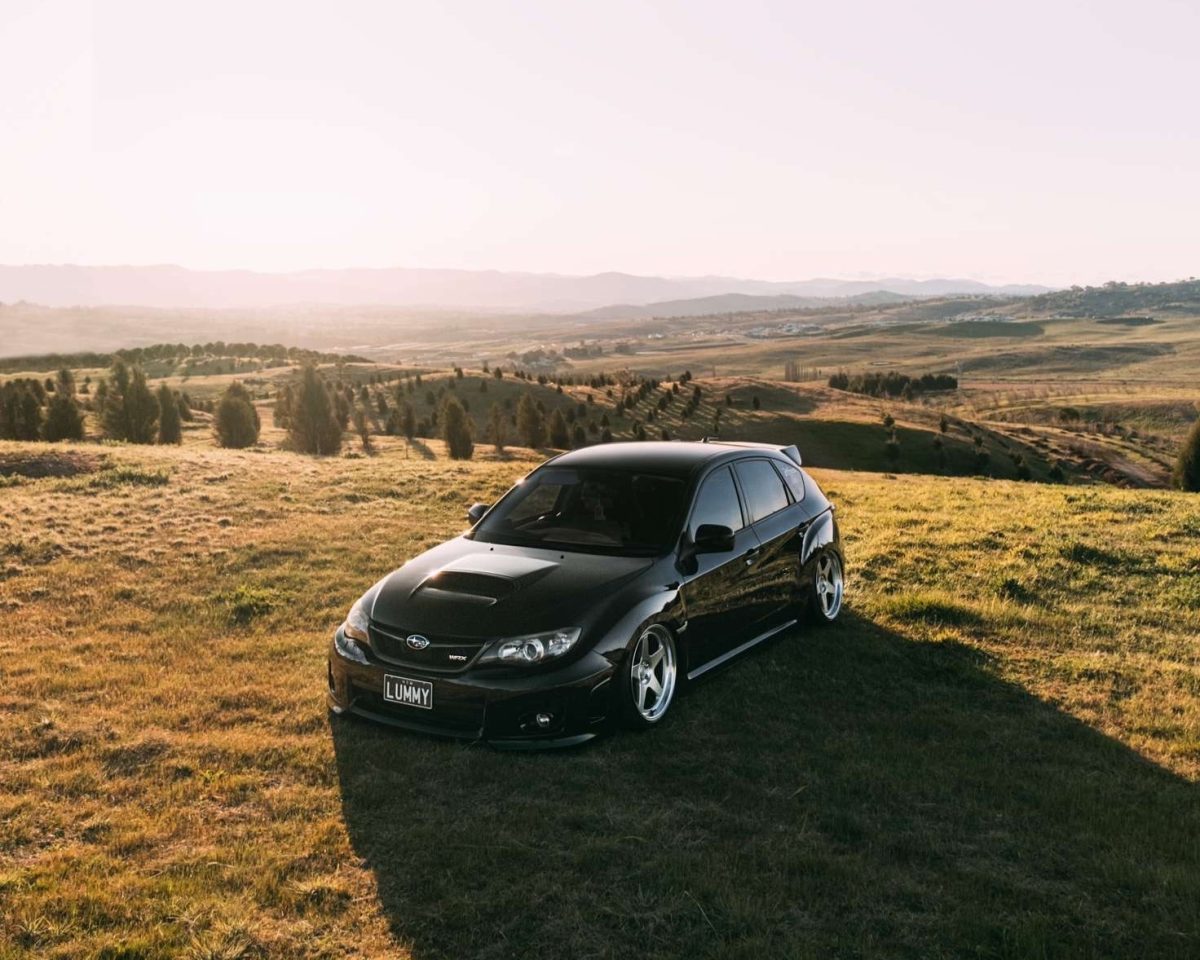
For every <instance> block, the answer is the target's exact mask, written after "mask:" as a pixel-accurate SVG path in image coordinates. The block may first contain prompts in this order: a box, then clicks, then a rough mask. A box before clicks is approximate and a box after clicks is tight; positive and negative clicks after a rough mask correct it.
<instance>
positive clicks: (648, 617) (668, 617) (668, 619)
mask: <svg viewBox="0 0 1200 960" xmlns="http://www.w3.org/2000/svg"><path fill="white" fill-rule="evenodd" d="M683 622H684V613H683V602H682V599H681V597H680V595H679V588H678V587H677V586H671V587H666V588H663V589H659V590H656V591H654V592H653V593H649V594H646V595H643V596H641V597H639V598H636V599H635V600H634V602H633V603H632V604H630V605H629V606H628V607H627V608H626V609H625V610H623V611H621V612H620V613H619V614H618V615H617V616H616V618H615V619H614V620H613V621H612V622H611V623H610V624H609V626H608V629H607V630H605V631H604V637H603V639H602V640H601V641H600V642H599V643H597V644H596V646H595V647H594V648H593V649H594V650H595V651H596V652H597V653H599V654H601V655H602V656H604V657H606V658H607V659H608V660H609V662H610V663H613V664H617V663H620V662H621V660H622V659H623V658H624V656H625V652H626V651H627V650H628V648H629V641H630V640H632V639H633V638H634V635H635V634H636V633H637V632H638V630H639V628H641V627H642V626H645V625H648V624H651V623H661V624H664V625H665V626H667V627H668V628H669V629H670V630H671V632H672V633H677V632H678V630H679V627H680V625H681V624H682V623H683Z"/></svg>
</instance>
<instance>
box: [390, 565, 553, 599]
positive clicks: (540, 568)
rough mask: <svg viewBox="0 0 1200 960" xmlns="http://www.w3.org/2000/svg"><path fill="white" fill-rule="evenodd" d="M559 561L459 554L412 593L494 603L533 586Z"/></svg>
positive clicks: (423, 581) (413, 594)
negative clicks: (460, 555)
mask: <svg viewBox="0 0 1200 960" xmlns="http://www.w3.org/2000/svg"><path fill="white" fill-rule="evenodd" d="M557 566H558V564H556V563H553V562H551V561H547V560H535V559H533V558H532V557H521V556H510V555H507V554H495V553H485V554H474V555H471V556H466V557H459V558H458V559H457V560H453V561H451V562H450V563H448V564H446V566H444V567H442V568H441V569H440V570H437V571H436V572H434V573H431V574H430V575H429V576H428V577H426V578H425V579H424V580H422V581H421V582H420V583H419V584H418V585H417V587H416V589H415V590H413V592H412V596H414V597H415V596H417V595H418V594H421V595H423V596H425V597H429V598H433V597H442V598H444V599H447V600H450V599H453V600H458V601H459V602H465V603H478V604H484V605H490V604H493V603H496V602H497V601H499V600H503V599H504V598H505V597H507V596H509V595H510V594H512V593H515V592H516V591H517V590H520V589H521V588H522V587H524V586H527V585H529V584H530V583H532V582H533V581H535V580H540V579H541V578H542V577H543V576H545V575H546V574H547V573H549V572H550V571H551V570H553V569H554V568H555V567H557Z"/></svg>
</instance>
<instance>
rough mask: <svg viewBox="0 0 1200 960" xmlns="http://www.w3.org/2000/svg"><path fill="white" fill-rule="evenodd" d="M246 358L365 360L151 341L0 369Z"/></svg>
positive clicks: (249, 345)
mask: <svg viewBox="0 0 1200 960" xmlns="http://www.w3.org/2000/svg"><path fill="white" fill-rule="evenodd" d="M210 358H211V359H230V358H235V359H237V358H246V359H254V360H263V361H273V362H278V363H338V362H341V363H369V362H370V361H369V360H367V359H366V358H364V357H360V356H357V355H355V354H336V353H321V352H320V351H317V350H306V349H303V348H301V347H285V346H284V345H283V344H281V343H264V344H259V343H253V342H248V341H247V342H238V343H226V342H225V341H223V340H214V341H210V342H208V343H193V344H191V345H188V344H186V343H155V344H150V345H149V346H145V347H127V348H123V349H121V350H114V351H112V352H111V353H96V352H93V351H81V352H79V353H44V354H37V355H34V356H27V357H5V358H3V359H0V372H15V371H20V370H36V371H43V370H59V369H63V368H67V369H75V370H78V369H81V368H88V367H110V366H112V365H113V364H114V363H115V362H116V361H117V360H124V361H125V362H126V363H129V364H141V363H151V362H175V363H183V362H186V361H188V360H202V359H210Z"/></svg>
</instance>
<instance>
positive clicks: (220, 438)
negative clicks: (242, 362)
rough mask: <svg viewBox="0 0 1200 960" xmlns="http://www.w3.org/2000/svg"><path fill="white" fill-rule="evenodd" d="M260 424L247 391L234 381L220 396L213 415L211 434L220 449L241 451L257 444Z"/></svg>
mask: <svg viewBox="0 0 1200 960" xmlns="http://www.w3.org/2000/svg"><path fill="white" fill-rule="evenodd" d="M260 427H261V424H260V422H259V419H258V411H257V410H255V409H254V404H253V403H252V402H251V398H250V393H249V391H248V390H247V389H246V388H245V387H243V386H242V385H241V384H240V383H238V382H237V381H236V380H235V381H234V382H233V383H231V384H230V385H229V386H228V387H227V388H226V390H225V392H224V393H223V394H221V401H220V402H219V403H218V404H217V411H216V413H215V414H214V415H213V433H214V435H215V436H216V438H217V443H218V444H219V445H220V446H222V447H231V448H233V449H239V450H240V449H242V448H245V447H252V446H254V444H255V443H257V442H258V431H259V429H260Z"/></svg>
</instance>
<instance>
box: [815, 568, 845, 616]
mask: <svg viewBox="0 0 1200 960" xmlns="http://www.w3.org/2000/svg"><path fill="white" fill-rule="evenodd" d="M845 586H846V581H845V577H844V575H843V573H842V561H841V558H840V557H839V556H838V555H837V554H836V553H834V552H833V551H832V550H825V551H823V552H822V553H821V554H820V555H819V556H818V557H817V560H816V563H814V564H813V573H812V600H811V609H812V614H813V619H814V620H816V621H817V622H818V623H833V621H834V620H836V619H837V618H838V614H839V613H841V612H842V595H843V593H844V592H845Z"/></svg>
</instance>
